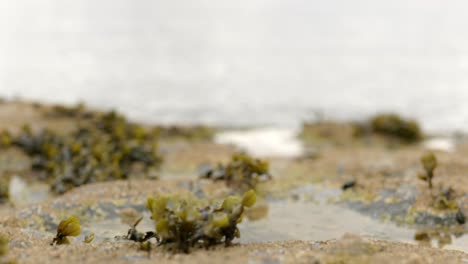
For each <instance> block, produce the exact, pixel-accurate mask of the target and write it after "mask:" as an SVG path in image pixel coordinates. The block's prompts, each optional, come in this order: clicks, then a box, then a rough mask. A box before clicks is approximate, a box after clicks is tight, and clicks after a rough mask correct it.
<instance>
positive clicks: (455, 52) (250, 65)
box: [0, 0, 468, 131]
mask: <svg viewBox="0 0 468 264" xmlns="http://www.w3.org/2000/svg"><path fill="white" fill-rule="evenodd" d="M467 12H468V2H467V1H462V0H460V1H452V0H447V1H440V0H392V1H384V0H353V1H349V0H326V1H310V0H237V1H232V0H216V1H214V0H199V1H196V0H171V1H159V0H138V1H136V0H80V1H77V0H42V1H37V0H2V1H1V3H0V96H3V97H7V98H13V97H21V98H25V99H33V100H41V101H45V102H60V103H75V102H78V101H84V102H86V103H87V104H89V105H91V106H95V107H102V108H116V109H118V110H120V111H123V112H124V113H126V114H127V115H129V116H130V117H131V118H134V119H137V120H144V121H151V122H158V123H208V124H217V125H229V126H245V125H276V126H284V127H287V126H296V125H298V124H300V122H301V121H302V120H306V119H311V118H314V117H315V116H316V115H317V114H320V115H324V116H326V117H329V118H338V119H361V118H365V117H367V116H369V115H371V114H374V113H376V112H380V111H396V112H399V113H401V114H403V115H406V116H409V117H414V118H417V119H419V120H420V121H421V122H422V124H423V126H424V128H426V129H429V130H433V131H448V130H450V131H454V130H464V131H468V103H467V102H468V31H467V28H468V16H467V15H466V14H467Z"/></svg>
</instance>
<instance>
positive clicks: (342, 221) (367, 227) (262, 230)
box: [79, 200, 468, 252]
mask: <svg viewBox="0 0 468 264" xmlns="http://www.w3.org/2000/svg"><path fill="white" fill-rule="evenodd" d="M265 205H267V206H268V209H267V211H268V213H267V215H266V217H264V218H262V219H260V220H257V221H250V220H248V219H247V218H246V219H245V220H244V222H242V223H241V224H240V225H239V229H240V230H241V234H242V236H241V238H240V240H239V242H241V243H252V242H271V241H285V240H307V241H323V240H330V239H338V238H341V237H342V236H343V235H344V234H345V233H352V234H358V235H360V236H363V237H369V238H374V239H381V240H390V241H398V242H406V243H412V244H418V243H419V244H421V245H429V246H434V247H443V248H445V249H457V250H461V251H465V252H468V237H467V236H464V235H463V234H464V233H466V231H465V230H462V231H461V233H459V234H458V236H457V234H456V233H451V232H449V231H443V232H439V231H437V230H427V231H425V232H426V233H428V236H427V237H425V238H426V239H423V240H420V241H416V240H415V236H416V234H419V233H421V231H417V230H415V229H410V228H406V227H400V226H397V225H394V224H392V223H384V222H381V221H378V220H376V219H374V218H371V217H368V216H365V215H362V214H360V213H358V212H355V211H353V210H350V209H347V208H344V207H342V206H338V205H333V204H328V203H323V202H317V201H313V202H308V201H290V200H278V201H270V202H268V203H266V204H265ZM143 216H144V217H143V220H142V221H141V223H140V224H139V225H138V227H137V229H138V231H140V232H145V231H150V230H154V224H153V222H152V220H150V218H149V213H146V212H145V213H143ZM129 228H130V226H129V225H128V224H125V223H123V222H122V221H121V219H119V218H115V219H107V220H104V221H98V222H94V223H90V224H89V225H86V224H85V225H84V230H86V231H85V232H84V233H83V234H82V236H83V238H84V236H85V235H88V234H89V233H91V232H93V233H95V237H96V238H95V240H96V241H102V240H112V239H115V237H116V236H120V237H122V236H124V235H125V234H127V231H128V229H129ZM79 239H80V240H81V239H82V238H81V237H80V238H79Z"/></svg>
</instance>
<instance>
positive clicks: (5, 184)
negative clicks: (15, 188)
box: [0, 177, 10, 204]
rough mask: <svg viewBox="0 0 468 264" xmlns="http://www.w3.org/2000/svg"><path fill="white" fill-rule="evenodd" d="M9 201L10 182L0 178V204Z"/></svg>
mask: <svg viewBox="0 0 468 264" xmlns="http://www.w3.org/2000/svg"><path fill="white" fill-rule="evenodd" d="M9 199H10V182H9V180H8V179H7V178H6V177H0V204H2V203H6V202H8V201H9Z"/></svg>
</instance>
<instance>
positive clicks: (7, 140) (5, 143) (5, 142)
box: [0, 131, 12, 148]
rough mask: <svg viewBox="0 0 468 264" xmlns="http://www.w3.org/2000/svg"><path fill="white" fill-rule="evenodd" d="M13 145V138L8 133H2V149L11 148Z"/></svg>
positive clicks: (0, 134) (0, 140)
mask: <svg viewBox="0 0 468 264" xmlns="http://www.w3.org/2000/svg"><path fill="white" fill-rule="evenodd" d="M11 144H12V137H11V134H10V133H9V132H8V131H2V132H0V148H5V147H10V146H11Z"/></svg>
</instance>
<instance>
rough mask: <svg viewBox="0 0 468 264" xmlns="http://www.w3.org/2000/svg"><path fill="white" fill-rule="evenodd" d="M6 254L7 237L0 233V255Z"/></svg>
mask: <svg viewBox="0 0 468 264" xmlns="http://www.w3.org/2000/svg"><path fill="white" fill-rule="evenodd" d="M6 254H8V238H7V237H6V236H4V235H0V257H1V256H5V255H6Z"/></svg>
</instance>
